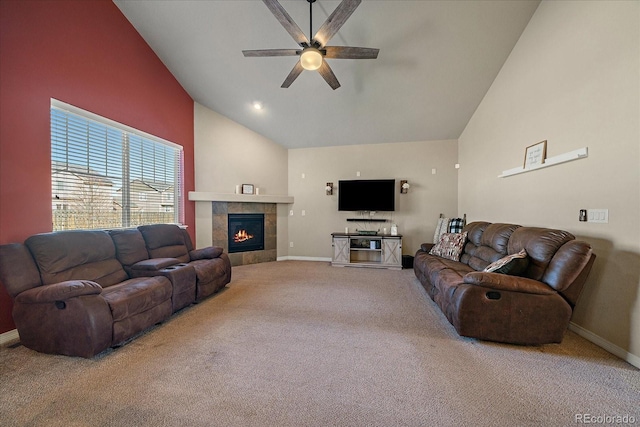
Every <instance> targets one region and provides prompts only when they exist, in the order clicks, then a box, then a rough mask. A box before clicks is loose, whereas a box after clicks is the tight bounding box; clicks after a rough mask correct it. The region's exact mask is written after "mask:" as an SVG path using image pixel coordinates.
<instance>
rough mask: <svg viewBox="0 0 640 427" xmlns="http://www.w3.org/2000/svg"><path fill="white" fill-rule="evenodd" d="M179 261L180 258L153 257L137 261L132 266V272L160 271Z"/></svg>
mask: <svg viewBox="0 0 640 427" xmlns="http://www.w3.org/2000/svg"><path fill="white" fill-rule="evenodd" d="M179 263H180V260H179V259H177V258H151V259H145V260H142V261H139V262H136V263H135V264H133V265H132V266H131V267H130V268H131V271H132V272H139V273H144V272H149V271H159V270H162V269H163V268H166V267H169V266H171V265H176V264H179Z"/></svg>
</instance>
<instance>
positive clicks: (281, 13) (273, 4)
mask: <svg viewBox="0 0 640 427" xmlns="http://www.w3.org/2000/svg"><path fill="white" fill-rule="evenodd" d="M262 2H263V3H264V4H266V5H267V7H268V8H269V10H270V11H271V13H273V16H275V17H276V19H277V20H278V21H280V24H281V25H282V26H283V27H284V29H285V30H287V32H288V33H289V34H291V37H293V39H294V40H295V41H296V43H298V44H299V45H300V46H302V47H305V46H308V45H309V39H308V38H307V36H305V35H304V33H303V32H302V30H301V29H300V27H298V24H296V23H295V22H294V21H293V19H291V16H289V14H288V13H287V11H286V10H284V8H283V7H282V5H281V4H280V3H278V0H262Z"/></svg>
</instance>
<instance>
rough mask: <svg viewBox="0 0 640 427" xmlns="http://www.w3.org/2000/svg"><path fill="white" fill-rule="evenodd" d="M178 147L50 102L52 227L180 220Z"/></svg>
mask: <svg viewBox="0 0 640 427" xmlns="http://www.w3.org/2000/svg"><path fill="white" fill-rule="evenodd" d="M181 166H182V147H180V146H179V145H176V144H173V143H171V142H168V141H164V140H162V139H160V138H157V137H154V136H152V135H149V134H145V133H143V132H140V131H137V130H135V129H132V128H129V127H127V126H124V125H121V124H119V123H116V122H112V121H110V120H108V119H104V118H102V117H99V116H96V115H94V114H92V113H89V112H86V111H84V110H80V109H78V108H76V107H73V106H70V105H68V104H64V103H62V102H60V101H55V100H52V104H51V189H52V192H51V194H52V200H51V201H52V210H53V230H54V231H57V230H71V229H96V228H99V229H110V228H120V227H134V226H138V225H144V224H155V223H180V222H182V217H181V209H180V207H181V200H180V195H181V193H182V192H181V191H180V184H181V174H180V171H181V170H182V169H181Z"/></svg>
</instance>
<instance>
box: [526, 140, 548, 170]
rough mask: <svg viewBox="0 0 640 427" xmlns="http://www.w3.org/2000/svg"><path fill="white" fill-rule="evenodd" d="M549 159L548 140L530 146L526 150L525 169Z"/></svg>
mask: <svg viewBox="0 0 640 427" xmlns="http://www.w3.org/2000/svg"><path fill="white" fill-rule="evenodd" d="M546 159H547V140H544V141H540V142H538V143H537V144H533V145H530V146H528V147H527V148H526V149H525V150H524V166H523V169H530V168H532V167H535V166H540V165H542V164H543V163H544V161H545V160H546Z"/></svg>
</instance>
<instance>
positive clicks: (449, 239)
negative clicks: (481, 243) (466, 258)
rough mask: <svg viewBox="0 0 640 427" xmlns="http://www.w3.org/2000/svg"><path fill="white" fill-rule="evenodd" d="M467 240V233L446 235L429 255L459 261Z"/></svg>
mask: <svg viewBox="0 0 640 427" xmlns="http://www.w3.org/2000/svg"><path fill="white" fill-rule="evenodd" d="M466 240H467V232H466V231H465V232H463V233H444V234H443V235H442V236H441V237H440V241H439V242H438V243H436V245H435V246H434V247H433V248H431V250H430V251H429V254H430V255H436V256H439V257H442V258H446V259H450V260H452V261H458V260H459V259H460V254H461V253H462V248H463V247H464V244H465V242H466Z"/></svg>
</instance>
